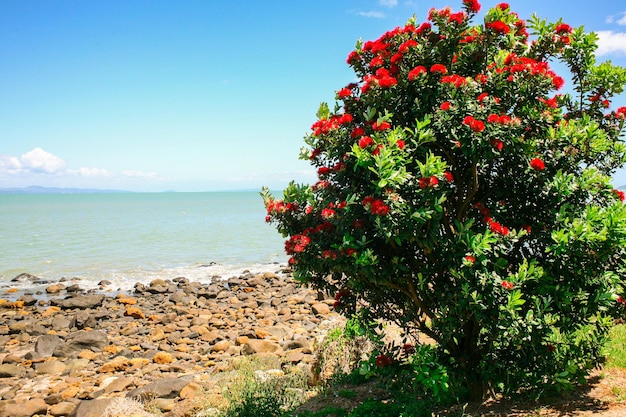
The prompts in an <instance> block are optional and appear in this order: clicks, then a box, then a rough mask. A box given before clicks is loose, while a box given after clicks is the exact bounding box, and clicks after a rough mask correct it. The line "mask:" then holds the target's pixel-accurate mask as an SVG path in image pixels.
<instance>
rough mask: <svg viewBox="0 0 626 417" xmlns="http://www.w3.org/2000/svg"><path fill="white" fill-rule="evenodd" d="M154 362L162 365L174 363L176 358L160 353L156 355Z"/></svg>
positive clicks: (169, 354)
mask: <svg viewBox="0 0 626 417" xmlns="http://www.w3.org/2000/svg"><path fill="white" fill-rule="evenodd" d="M152 361H153V362H154V363H157V364H160V365H163V364H167V363H172V362H174V356H172V354H171V353H168V352H158V353H157V354H156V355H154V357H153V358H152Z"/></svg>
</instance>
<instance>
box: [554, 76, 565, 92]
mask: <svg viewBox="0 0 626 417" xmlns="http://www.w3.org/2000/svg"><path fill="white" fill-rule="evenodd" d="M564 84H565V80H564V79H563V78H561V77H558V76H554V77H552V85H553V86H554V88H556V89H557V90H560V89H561V87H563V85H564Z"/></svg>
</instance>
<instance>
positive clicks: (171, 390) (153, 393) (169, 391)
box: [126, 378, 190, 401]
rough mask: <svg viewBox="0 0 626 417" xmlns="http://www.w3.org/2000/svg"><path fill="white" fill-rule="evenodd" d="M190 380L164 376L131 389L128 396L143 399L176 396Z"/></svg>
mask: <svg viewBox="0 0 626 417" xmlns="http://www.w3.org/2000/svg"><path fill="white" fill-rule="evenodd" d="M189 382H190V381H187V380H185V379H182V378H163V379H159V380H158V381H154V382H151V383H149V384H147V385H144V386H143V387H139V388H135V389H134V390H132V391H129V392H128V394H126V397H128V398H134V399H138V400H141V401H145V400H151V399H154V398H176V397H178V395H179V394H180V391H181V390H182V389H183V388H185V386H187V384H189Z"/></svg>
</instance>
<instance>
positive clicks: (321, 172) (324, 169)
mask: <svg viewBox="0 0 626 417" xmlns="http://www.w3.org/2000/svg"><path fill="white" fill-rule="evenodd" d="M332 171H333V170H332V168H328V167H319V168H318V169H317V175H319V176H320V177H322V176H324V175H328V174H330V173H331V172H332Z"/></svg>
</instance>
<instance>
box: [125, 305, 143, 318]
mask: <svg viewBox="0 0 626 417" xmlns="http://www.w3.org/2000/svg"><path fill="white" fill-rule="evenodd" d="M124 315H125V316H129V317H132V318H134V319H145V318H146V315H145V314H144V312H143V311H141V309H140V308H137V307H132V306H128V307H126V312H125V313H124Z"/></svg>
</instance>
